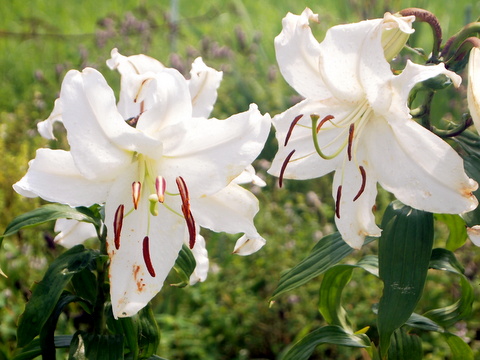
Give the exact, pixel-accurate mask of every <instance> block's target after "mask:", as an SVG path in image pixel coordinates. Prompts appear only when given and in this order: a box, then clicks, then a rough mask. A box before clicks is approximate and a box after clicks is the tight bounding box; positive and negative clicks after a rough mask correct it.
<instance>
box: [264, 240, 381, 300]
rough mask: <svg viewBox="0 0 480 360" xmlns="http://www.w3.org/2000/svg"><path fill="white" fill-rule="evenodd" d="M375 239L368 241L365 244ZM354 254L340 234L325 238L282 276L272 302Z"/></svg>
mask: <svg viewBox="0 0 480 360" xmlns="http://www.w3.org/2000/svg"><path fill="white" fill-rule="evenodd" d="M374 239H375V238H368V239H366V241H365V244H367V243H370V242H372V241H373V240H374ZM352 252H353V249H352V248H351V247H350V246H348V244H347V243H346V242H345V241H343V239H342V237H341V235H340V233H338V232H336V233H333V234H331V235H327V236H325V237H324V238H322V239H321V240H320V241H319V242H318V243H317V244H316V245H315V247H314V248H313V249H312V252H311V253H310V255H308V256H307V257H306V258H305V259H304V260H302V261H301V262H300V263H299V264H298V265H296V266H295V267H294V268H292V269H290V270H289V271H288V272H287V273H285V274H283V275H282V277H281V278H280V282H279V284H278V287H277V289H276V290H275V292H274V293H273V295H272V300H273V299H274V298H276V297H278V296H279V295H281V294H283V293H285V292H287V291H290V290H293V289H295V288H297V287H299V286H301V285H303V284H305V283H307V282H308V281H310V280H311V279H313V278H315V277H317V276H319V275H321V274H323V273H324V272H325V271H327V270H328V269H330V268H331V267H332V266H334V265H335V264H337V263H338V262H339V261H340V260H342V259H343V258H344V257H346V256H348V255H350V254H351V253H352Z"/></svg>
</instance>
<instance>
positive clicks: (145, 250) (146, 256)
mask: <svg viewBox="0 0 480 360" xmlns="http://www.w3.org/2000/svg"><path fill="white" fill-rule="evenodd" d="M149 241H150V239H149V238H148V236H145V237H144V238H143V244H142V248H143V249H142V250H143V260H144V261H145V265H146V267H147V270H148V273H149V274H150V276H151V277H155V269H154V268H153V264H152V260H151V259H150V244H149Z"/></svg>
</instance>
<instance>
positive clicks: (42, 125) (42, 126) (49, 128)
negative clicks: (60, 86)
mask: <svg viewBox="0 0 480 360" xmlns="http://www.w3.org/2000/svg"><path fill="white" fill-rule="evenodd" d="M56 122H63V120H62V102H61V101H60V99H56V100H55V104H54V105H53V110H52V113H51V114H50V116H49V117H48V118H47V119H46V120H43V121H40V122H39V123H38V124H37V130H38V132H39V133H40V135H41V136H43V137H44V138H45V139H49V140H55V139H56V138H55V135H54V134H53V124H55V123H56Z"/></svg>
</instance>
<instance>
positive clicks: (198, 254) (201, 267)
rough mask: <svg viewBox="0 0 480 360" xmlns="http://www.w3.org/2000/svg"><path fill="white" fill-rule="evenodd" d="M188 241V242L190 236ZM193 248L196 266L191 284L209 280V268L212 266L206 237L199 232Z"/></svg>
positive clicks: (191, 277) (191, 276)
mask: <svg viewBox="0 0 480 360" xmlns="http://www.w3.org/2000/svg"><path fill="white" fill-rule="evenodd" d="M186 243H188V237H187V241H186ZM191 250H192V254H193V257H194V258H195V262H196V266H195V269H194V270H193V273H192V274H191V275H190V281H189V284H190V285H195V284H196V283H197V282H203V281H205V280H207V276H208V269H209V266H210V261H209V260H208V251H207V248H206V244H205V238H204V237H203V236H202V235H200V234H197V236H196V239H195V246H194V247H193V249H191Z"/></svg>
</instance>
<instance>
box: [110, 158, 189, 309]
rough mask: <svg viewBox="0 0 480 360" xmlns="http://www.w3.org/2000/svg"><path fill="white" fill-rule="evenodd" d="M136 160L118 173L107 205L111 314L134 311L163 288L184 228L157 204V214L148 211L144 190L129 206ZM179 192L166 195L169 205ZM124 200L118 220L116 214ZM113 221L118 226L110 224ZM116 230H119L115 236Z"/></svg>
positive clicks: (176, 216)
mask: <svg viewBox="0 0 480 360" xmlns="http://www.w3.org/2000/svg"><path fill="white" fill-rule="evenodd" d="M135 174H136V169H135V166H133V167H132V168H130V169H128V171H125V172H124V175H123V176H122V177H119V178H118V179H117V180H116V182H115V183H114V185H113V186H112V189H111V191H110V195H109V197H108V199H107V202H106V205H105V225H106V226H107V229H108V236H107V245H108V254H109V256H110V269H109V277H110V295H111V301H112V310H113V314H114V316H115V318H118V317H126V316H132V315H135V314H136V313H137V312H138V311H139V310H140V309H142V308H143V307H144V306H145V305H146V304H147V303H148V302H149V301H150V300H151V299H152V298H153V297H154V296H155V295H156V294H157V293H158V292H159V291H160V289H161V288H162V286H163V282H164V280H165V278H166V277H167V275H168V273H169V272H170V270H171V268H172V267H173V265H174V264H175V260H176V258H177V256H178V252H179V251H180V249H181V247H182V244H183V239H184V234H185V227H186V225H185V220H184V219H183V217H182V216H180V215H179V214H177V213H174V212H172V211H171V210H168V209H167V208H166V207H165V206H163V205H161V204H159V206H158V215H157V216H153V215H152V214H151V213H150V201H149V200H148V196H147V195H148V193H146V192H142V195H141V197H140V201H139V204H138V208H137V210H133V204H132V195H131V186H132V182H133V181H135ZM179 201H180V199H178V196H168V199H166V200H165V202H166V203H168V205H169V206H171V207H173V208H175V209H177V208H179V207H180V204H179ZM120 205H124V209H125V210H124V216H123V217H121V216H119V214H117V215H118V216H119V218H123V221H122V224H121V226H120V224H119V221H115V215H116V212H117V209H118V208H119V206H120ZM114 224H116V226H114ZM115 230H116V231H117V232H118V233H119V234H120V235H119V236H118V237H117V238H116V237H115Z"/></svg>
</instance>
